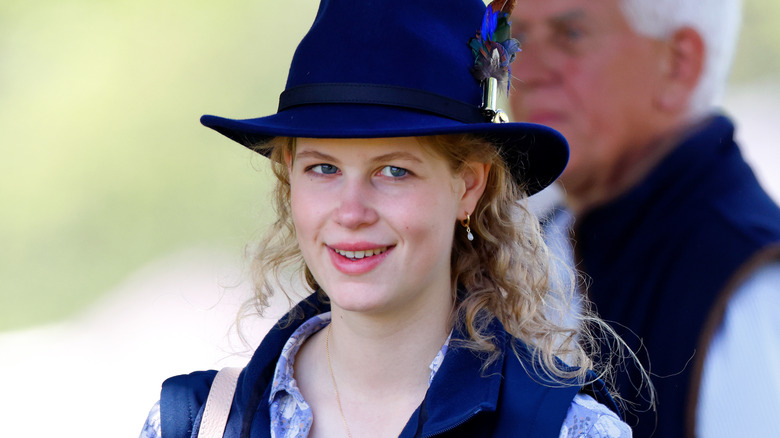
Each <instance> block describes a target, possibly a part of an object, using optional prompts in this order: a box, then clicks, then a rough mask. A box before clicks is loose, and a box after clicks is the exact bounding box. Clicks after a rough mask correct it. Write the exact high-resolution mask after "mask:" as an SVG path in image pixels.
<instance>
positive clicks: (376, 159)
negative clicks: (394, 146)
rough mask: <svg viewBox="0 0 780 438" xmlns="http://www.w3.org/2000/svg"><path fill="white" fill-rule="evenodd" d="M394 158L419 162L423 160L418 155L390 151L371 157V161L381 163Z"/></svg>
mask: <svg viewBox="0 0 780 438" xmlns="http://www.w3.org/2000/svg"><path fill="white" fill-rule="evenodd" d="M395 160H406V161H414V162H416V163H420V164H422V162H423V161H422V160H421V159H420V158H419V157H418V156H416V155H414V154H410V153H409V152H390V153H389V154H383V155H379V156H376V157H373V158H371V162H373V163H382V162H388V161H395Z"/></svg>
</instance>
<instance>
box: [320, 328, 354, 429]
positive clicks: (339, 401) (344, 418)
mask: <svg viewBox="0 0 780 438" xmlns="http://www.w3.org/2000/svg"><path fill="white" fill-rule="evenodd" d="M332 326H333V324H332V323H331V324H328V332H327V333H326V334H325V354H326V355H327V356H328V369H329V370H330V379H331V381H333V392H335V393H336V404H338V406H339V413H340V414H341V421H343V422H344V430H346V431H347V437H348V438H352V434H351V433H350V432H349V426H348V425H347V417H345V416H344V409H343V408H342V407H341V397H339V387H338V386H336V377H335V376H333V366H332V365H331V364H330V346H329V342H328V341H329V340H330V328H331V327H332Z"/></svg>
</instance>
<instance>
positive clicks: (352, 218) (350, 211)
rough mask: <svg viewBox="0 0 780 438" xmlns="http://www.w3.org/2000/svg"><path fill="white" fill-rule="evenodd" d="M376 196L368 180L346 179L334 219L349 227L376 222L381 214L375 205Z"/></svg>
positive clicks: (353, 227)
mask: <svg viewBox="0 0 780 438" xmlns="http://www.w3.org/2000/svg"><path fill="white" fill-rule="evenodd" d="M376 196H377V195H376V194H375V193H374V190H373V189H372V187H371V185H370V183H368V182H365V181H362V180H351V181H345V183H344V185H343V186H342V190H341V192H340V193H339V202H338V207H337V208H336V211H335V212H334V220H335V221H336V223H337V224H339V225H341V226H342V227H345V228H349V229H356V228H360V227H362V226H366V225H371V224H373V223H375V222H376V221H377V220H378V219H379V214H378V212H377V211H376V209H375V208H374V207H373V206H374V205H375V202H376Z"/></svg>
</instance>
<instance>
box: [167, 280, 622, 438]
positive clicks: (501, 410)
mask: <svg viewBox="0 0 780 438" xmlns="http://www.w3.org/2000/svg"><path fill="white" fill-rule="evenodd" d="M299 308H300V309H301V310H303V314H304V315H303V318H302V319H295V320H294V322H293V323H292V324H290V325H287V326H286V327H285V324H284V323H279V324H277V325H276V326H275V327H274V328H273V329H272V330H271V332H270V333H269V334H268V335H267V336H266V338H265V339H264V340H263V342H262V343H261V345H260V347H258V349H257V351H256V352H255V354H254V356H253V357H252V360H251V361H250V362H249V364H248V365H247V367H246V368H245V369H244V370H243V371H242V373H241V376H240V377H239V380H238V387H237V389H236V395H235V397H234V399H233V407H232V410H231V413H230V417H229V419H228V425H227V428H226V432H225V437H232V438H238V437H241V438H259V437H268V436H270V418H269V410H268V397H269V391H270V387H271V380H272V378H273V372H274V369H275V367H276V361H277V359H278V358H279V355H280V354H281V350H282V347H283V346H284V344H285V342H286V341H287V339H288V338H289V337H290V335H292V333H293V331H295V329H296V328H297V327H298V326H299V325H300V324H301V323H302V322H303V321H305V320H306V319H308V318H310V317H312V316H314V315H315V314H317V313H320V312H322V311H325V310H327V306H326V305H320V304H318V303H317V300H316V299H315V296H314V295H313V296H312V297H310V298H309V299H307V300H305V301H304V302H302V303H301V304H299ZM286 319H288V317H285V318H283V320H282V321H285V320H286ZM491 331H492V333H493V334H494V335H495V336H496V339H497V341H498V345H499V346H500V348H502V351H504V352H506V353H505V354H502V355H501V358H500V359H498V360H497V361H495V362H493V363H492V364H491V365H490V366H489V367H488V368H487V369H485V370H484V371H483V370H482V364H483V362H482V359H481V358H479V357H477V356H476V355H475V354H474V353H472V352H471V351H469V350H467V349H465V348H458V347H457V339H463V335H462V333H460V332H458V331H457V330H456V332H455V333H454V334H453V341H452V344H451V345H450V348H449V350H448V352H447V355H446V356H445V358H444V362H443V363H442V365H441V368H439V371H438V372H437V374H436V377H435V378H434V380H433V382H432V383H431V386H430V388H428V392H427V394H426V396H425V399H424V400H423V402H422V404H421V405H420V406H419V407H418V408H417V410H416V411H415V412H414V414H413V415H412V417H411V418H410V419H409V422H408V423H407V424H406V427H405V428H404V430H403V432H402V433H401V435H400V436H401V437H403V438H411V437H422V436H436V437H465V436H468V437H513V438H517V437H532V438H537V437H558V434H559V433H560V429H561V426H562V424H563V420H564V418H565V416H566V412H567V411H568V408H569V406H570V405H571V402H572V399H573V398H574V396H575V395H576V394H577V392H578V391H580V390H584V391H586V392H588V393H589V394H591V395H593V396H594V397H595V398H596V399H597V400H599V401H601V402H602V403H605V404H607V406H610V407H611V408H612V409H614V410H617V408H616V407H615V405H614V402H613V400H612V399H611V397H610V396H609V394H608V392H607V391H606V390H605V388H604V386H603V383H602V382H601V381H596V383H595V384H593V385H588V386H586V387H585V388H582V387H581V386H580V385H576V384H571V385H569V386H561V384H560V383H551V382H549V381H547V379H546V378H545V377H542V376H538V375H535V376H534V377H533V378H532V377H531V376H530V375H529V374H528V373H529V372H533V371H532V370H533V366H532V363H531V361H530V359H529V358H528V356H529V355H528V354H527V353H528V352H527V349H525V348H524V347H523V346H522V345H521V344H519V343H517V341H516V340H514V338H511V337H510V336H509V335H508V334H507V333H506V331H505V330H504V329H503V327H501V325H500V324H499V323H497V322H495V323H494V324H493V325H492V326H491ZM512 342H515V343H516V346H517V348H518V351H519V352H520V353H521V354H520V357H521V358H522V359H521V360H517V358H516V356H515V355H514V353H513V352H512V351H511V343H512ZM215 374H216V371H202V372H196V373H192V374H189V375H183V376H176V377H172V378H170V379H168V380H166V381H165V382H164V383H163V389H162V395H161V399H160V417H161V423H162V436H163V438H190V437H195V436H197V425H198V424H200V418H201V416H202V415H203V405H204V404H205V401H206V398H207V397H208V390H209V387H210V385H211V382H212V381H213V379H214V375H215Z"/></svg>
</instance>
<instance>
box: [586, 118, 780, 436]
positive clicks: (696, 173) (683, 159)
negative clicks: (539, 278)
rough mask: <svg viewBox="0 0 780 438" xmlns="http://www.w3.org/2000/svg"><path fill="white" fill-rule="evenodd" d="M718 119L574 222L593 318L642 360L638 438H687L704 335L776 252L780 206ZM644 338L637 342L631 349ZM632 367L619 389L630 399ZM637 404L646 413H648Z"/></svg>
mask: <svg viewBox="0 0 780 438" xmlns="http://www.w3.org/2000/svg"><path fill="white" fill-rule="evenodd" d="M733 135H734V126H733V125H732V124H731V122H730V121H729V120H728V119H727V118H725V117H722V116H717V117H713V118H712V119H710V120H707V121H706V122H705V123H704V124H703V125H702V126H700V127H699V129H697V130H696V131H695V132H693V133H691V134H690V135H689V136H688V137H687V138H686V139H684V141H682V142H681V143H680V144H679V146H678V147H676V148H675V149H674V150H673V151H672V152H671V153H670V155H669V156H667V157H666V158H665V159H664V160H663V161H662V162H661V163H660V164H659V165H658V166H657V167H656V168H655V169H654V170H653V171H652V172H651V173H650V175H649V176H648V177H647V178H645V180H644V181H642V182H641V183H640V184H639V185H638V186H637V187H635V188H633V189H632V190H631V191H630V192H629V193H627V194H625V195H624V196H622V197H620V198H618V199H616V200H615V201H613V202H610V203H609V204H607V205H604V206H602V207H600V208H598V209H596V210H594V211H592V212H590V213H588V214H587V215H585V216H583V217H582V218H578V222H576V223H575V229H574V232H575V242H576V246H575V255H576V257H577V258H578V261H579V265H578V266H579V267H580V268H581V269H583V270H584V271H585V273H587V274H588V276H590V277H591V279H592V283H591V285H590V288H589V291H588V293H589V296H590V298H591V300H592V301H593V302H594V303H595V305H596V307H597V310H598V312H599V314H600V315H601V316H602V317H603V318H604V319H606V320H609V321H617V322H618V323H619V325H618V326H616V329H617V330H618V332H619V333H620V334H621V335H622V336H623V337H624V339H626V340H627V341H628V342H629V344H631V346H632V347H633V348H634V349H635V351H637V350H639V349H640V345H641V351H639V355H640V357H641V358H644V359H646V358H647V357H648V356H649V363H648V362H647V361H646V360H645V361H644V365H645V366H646V367H648V369H649V370H650V371H651V372H652V374H653V382H654V384H655V386H656V389H657V392H658V414H657V426H656V415H655V414H654V413H653V412H652V411H647V412H644V413H639V414H638V416H639V418H638V424H636V421H635V419H633V418H632V417H631V416H630V415H629V416H628V418H627V421H628V424H629V425H630V426H632V427H633V428H634V436H635V437H648V436H651V434H653V432H655V434H654V436H657V437H682V436H685V435H686V434H687V435H689V436H693V431H694V427H695V425H694V420H695V409H696V402H697V396H698V390H699V381H700V372H701V368H702V364H703V360H704V357H705V354H706V349H707V347H708V346H709V342H710V337H711V335H712V333H713V331H714V330H715V329H716V328H717V327H718V325H719V324H720V321H721V319H722V313H723V309H724V307H725V304H726V303H727V301H728V298H729V296H730V293H731V292H732V291H733V290H734V288H735V286H736V285H738V284H739V280H740V279H742V278H743V276H744V275H746V274H747V273H749V272H750V268H751V267H752V266H754V264H755V263H759V262H760V261H761V260H762V259H763V258H768V257H771V256H773V254H777V253H778V246H780V209H778V207H777V205H775V203H774V202H773V201H772V200H771V199H770V198H769V197H768V196H767V194H766V193H765V192H764V190H763V189H762V188H761V187H760V185H759V183H758V182H757V181H756V178H755V176H754V175H753V172H752V171H751V170H750V167H749V166H748V165H747V164H746V163H745V161H744V160H743V159H742V156H741V155H740V152H739V149H738V147H737V145H736V144H735V142H734V139H733ZM640 341H641V344H640ZM632 381H633V382H634V383H636V382H639V381H640V380H639V376H638V374H636V370H632V371H631V372H630V373H629V374H623V375H621V376H619V378H618V382H617V383H618V391H619V392H620V393H621V395H622V396H623V397H624V398H626V399H627V400H630V401H635V402H636V401H640V400H637V393H636V391H635V390H634V389H633V385H632ZM645 406H646V405H645Z"/></svg>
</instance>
